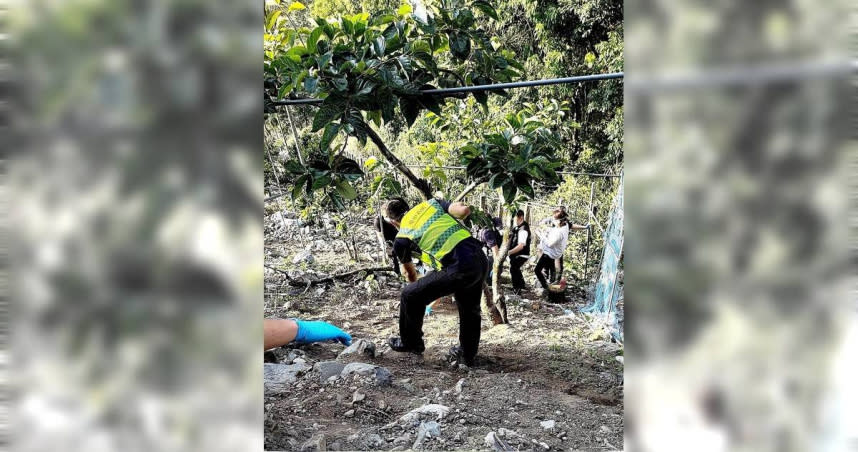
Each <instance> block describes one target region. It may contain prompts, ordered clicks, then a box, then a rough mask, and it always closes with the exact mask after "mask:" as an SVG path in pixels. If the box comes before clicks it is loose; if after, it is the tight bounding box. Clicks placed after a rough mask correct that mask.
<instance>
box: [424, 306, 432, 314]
mask: <svg viewBox="0 0 858 452" xmlns="http://www.w3.org/2000/svg"><path fill="white" fill-rule="evenodd" d="M431 313H432V306H426V314H425V315H429V314H431Z"/></svg>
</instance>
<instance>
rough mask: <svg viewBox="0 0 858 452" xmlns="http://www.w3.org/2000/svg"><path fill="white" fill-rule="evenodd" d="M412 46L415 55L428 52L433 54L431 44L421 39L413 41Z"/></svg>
mask: <svg viewBox="0 0 858 452" xmlns="http://www.w3.org/2000/svg"><path fill="white" fill-rule="evenodd" d="M410 46H411V51H412V52H414V53H418V52H426V53H430V54H431V53H432V48H431V47H429V43H428V42H426V41H423V40H420V39H418V40H416V41H412V42H411V44H410Z"/></svg>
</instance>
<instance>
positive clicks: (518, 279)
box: [509, 209, 530, 295]
mask: <svg viewBox="0 0 858 452" xmlns="http://www.w3.org/2000/svg"><path fill="white" fill-rule="evenodd" d="M510 241H512V243H515V246H513V248H511V249H510V250H509V275H510V276H511V277H512V291H513V293H515V294H517V295H520V294H521V292H522V291H523V290H524V289H525V284H524V275H522V274H521V267H522V266H523V265H524V264H525V263H526V262H527V259H528V258H530V225H529V224H527V222H526V221H524V211H523V210H521V209H519V211H518V212H516V213H515V226H514V227H513V228H512V231H510Z"/></svg>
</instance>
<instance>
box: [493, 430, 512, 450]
mask: <svg viewBox="0 0 858 452" xmlns="http://www.w3.org/2000/svg"><path fill="white" fill-rule="evenodd" d="M486 446H489V447H491V448H492V450H497V451H502V452H506V451H511V450H514V449H513V448H512V447H510V445H509V444H507V443H506V442H504V441H503V440H502V439H500V438H499V437H498V435H497V433H495V432H489V434H488V435H486Z"/></svg>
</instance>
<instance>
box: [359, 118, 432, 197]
mask: <svg viewBox="0 0 858 452" xmlns="http://www.w3.org/2000/svg"><path fill="white" fill-rule="evenodd" d="M366 128H367V131H366V132H367V136H368V137H369V139H370V140H372V142H373V143H374V144H375V146H376V147H377V148H378V150H379V152H381V155H383V156H384V158H385V159H386V160H387V161H388V162H390V163H391V164H392V165H393V167H394V168H396V170H397V171H399V172H400V173H402V175H403V176H405V178H406V179H408V181H409V182H411V185H413V186H414V188H416V189H417V191H419V192H420V194H421V195H423V199H425V200H428V199H431V198H432V188H431V187H430V186H429V182H426V180H424V179H420V178H419V177H417V176H415V175H414V173H412V172H411V170H410V169H408V167H407V166H405V164H404V163H402V161H401V160H399V159H398V158H397V157H396V156H395V155H393V152H390V149H388V148H387V145H385V144H384V142H383V141H381V137H380V136H378V133H376V131H375V130H374V129H373V128H372V127H371V126H369V125H367V127H366Z"/></svg>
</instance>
